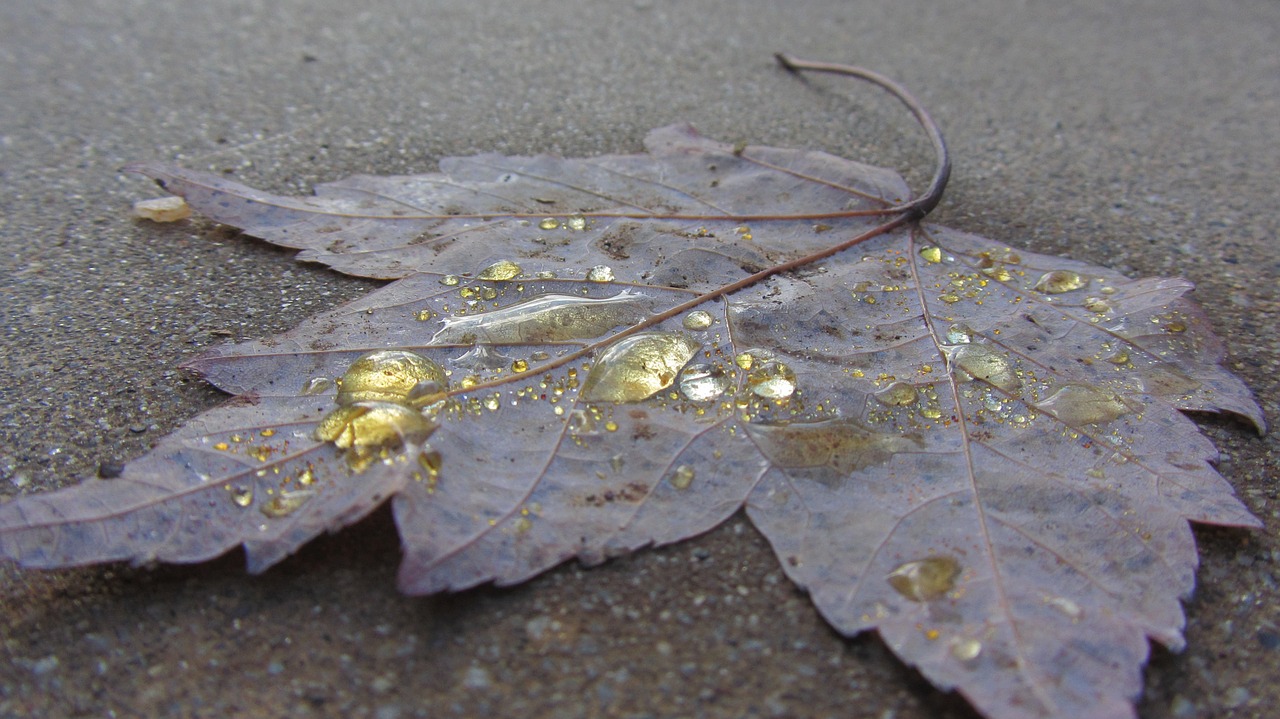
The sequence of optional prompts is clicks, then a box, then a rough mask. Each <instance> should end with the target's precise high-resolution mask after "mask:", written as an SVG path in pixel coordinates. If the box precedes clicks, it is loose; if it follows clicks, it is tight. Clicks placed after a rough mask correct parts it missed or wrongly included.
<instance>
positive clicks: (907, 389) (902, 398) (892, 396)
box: [876, 382, 918, 407]
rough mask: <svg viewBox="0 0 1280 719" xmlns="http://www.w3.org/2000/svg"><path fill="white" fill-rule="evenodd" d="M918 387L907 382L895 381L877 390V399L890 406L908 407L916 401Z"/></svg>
mask: <svg viewBox="0 0 1280 719" xmlns="http://www.w3.org/2000/svg"><path fill="white" fill-rule="evenodd" d="M917 397H918V394H917V393H916V388H915V387H912V386H911V385H909V384H907V383H906V382H894V383H893V384H891V385H889V386H888V387H885V388H884V389H882V390H880V391H879V392H876V400H877V401H879V402H880V404H884V405H888V406H890V407H906V406H908V405H912V404H915V403H916V398H917Z"/></svg>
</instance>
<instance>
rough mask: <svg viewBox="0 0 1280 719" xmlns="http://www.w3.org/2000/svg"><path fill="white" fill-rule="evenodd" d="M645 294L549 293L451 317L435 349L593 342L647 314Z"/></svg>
mask: <svg viewBox="0 0 1280 719" xmlns="http://www.w3.org/2000/svg"><path fill="white" fill-rule="evenodd" d="M645 299H646V298H645V297H644V295H640V294H636V293H634V292H631V291H629V290H628V291H623V292H620V293H618V294H616V295H614V296H613V297H607V298H604V299H596V298H592V297H574V296H572V295H559V294H548V295H541V296H538V297H533V298H530V299H528V300H524V301H522V302H517V303H515V304H513V305H509V306H507V307H503V308H501V309H496V310H493V311H492V312H485V313H484V314H479V315H471V316H467V317H452V318H449V319H446V320H445V321H444V326H443V327H441V328H440V330H439V331H437V332H436V333H435V335H434V336H433V337H432V338H431V343H432V344H472V343H475V342H480V343H488V344H528V343H538V342H560V341H564V340H576V339H594V338H596V337H599V336H601V335H603V334H604V333H606V332H608V331H609V330H611V329H613V328H614V327H618V326H620V325H631V324H635V323H636V322H639V321H640V320H641V319H643V318H644V317H645V315H646V313H647V309H648V307H647V305H646V303H645Z"/></svg>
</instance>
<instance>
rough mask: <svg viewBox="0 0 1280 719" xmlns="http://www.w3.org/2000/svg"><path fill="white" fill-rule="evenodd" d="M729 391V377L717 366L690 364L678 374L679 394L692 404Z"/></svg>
mask: <svg viewBox="0 0 1280 719" xmlns="http://www.w3.org/2000/svg"><path fill="white" fill-rule="evenodd" d="M728 389H729V376H728V375H727V374H725V371H724V369H723V368H722V367H720V366H719V365H709V364H691V365H689V366H688V367H685V368H684V370H683V371H681V372H680V394H681V395H683V396H684V398H685V399H687V400H691V401H693V402H706V401H707V400H712V399H715V398H717V397H719V396H720V395H722V394H724V393H725V392H726V391H727V390H728Z"/></svg>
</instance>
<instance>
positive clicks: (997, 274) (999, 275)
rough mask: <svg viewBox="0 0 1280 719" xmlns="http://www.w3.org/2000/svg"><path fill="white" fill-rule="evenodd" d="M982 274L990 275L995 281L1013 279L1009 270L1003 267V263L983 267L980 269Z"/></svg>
mask: <svg viewBox="0 0 1280 719" xmlns="http://www.w3.org/2000/svg"><path fill="white" fill-rule="evenodd" d="M982 274H984V275H986V276H987V277H990V278H991V279H993V280H995V281H996V282H1008V281H1009V280H1011V279H1013V275H1011V274H1009V270H1007V269H1005V266H1004V265H995V266H993V267H985V268H983V270H982Z"/></svg>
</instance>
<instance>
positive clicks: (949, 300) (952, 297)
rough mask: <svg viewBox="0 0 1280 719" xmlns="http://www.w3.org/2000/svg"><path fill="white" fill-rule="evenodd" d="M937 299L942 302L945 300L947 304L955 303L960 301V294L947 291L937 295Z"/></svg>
mask: <svg viewBox="0 0 1280 719" xmlns="http://www.w3.org/2000/svg"><path fill="white" fill-rule="evenodd" d="M938 299H940V300H942V301H943V302H946V303H947V304H949V305H954V304H955V303H957V302H959V301H960V295H953V294H950V293H947V294H945V295H938Z"/></svg>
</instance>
